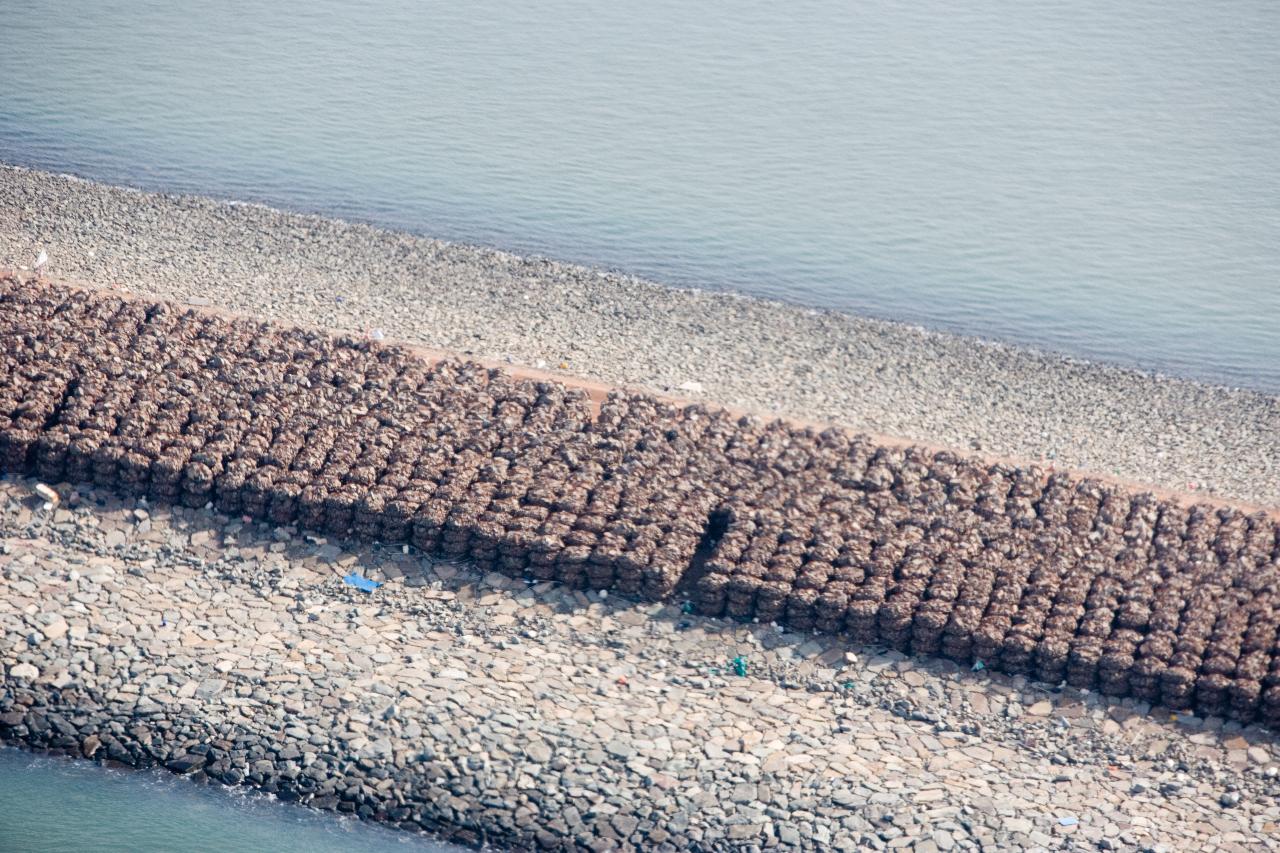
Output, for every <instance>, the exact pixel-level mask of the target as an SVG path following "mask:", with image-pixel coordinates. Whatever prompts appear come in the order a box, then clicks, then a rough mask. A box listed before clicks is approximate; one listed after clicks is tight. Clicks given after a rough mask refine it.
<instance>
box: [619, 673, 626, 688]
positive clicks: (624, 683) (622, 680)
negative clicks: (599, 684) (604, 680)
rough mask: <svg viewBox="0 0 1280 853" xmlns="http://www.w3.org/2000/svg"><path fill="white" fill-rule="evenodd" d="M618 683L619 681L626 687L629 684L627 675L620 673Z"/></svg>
mask: <svg viewBox="0 0 1280 853" xmlns="http://www.w3.org/2000/svg"><path fill="white" fill-rule="evenodd" d="M618 683H619V684H620V685H622V686H623V687H626V686H627V677H626V676H625V675H619V676H618Z"/></svg>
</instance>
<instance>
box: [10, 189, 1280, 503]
mask: <svg viewBox="0 0 1280 853" xmlns="http://www.w3.org/2000/svg"><path fill="white" fill-rule="evenodd" d="M41 248H45V249H47V250H48V252H49V255H50V268H49V269H50V274H51V275H53V276H57V277H62V278H66V279H79V280H83V281H86V282H92V283H94V284H95V285H101V286H106V285H108V284H111V283H113V282H118V283H120V284H121V285H122V286H124V287H126V288H128V289H129V290H132V291H135V292H137V293H141V294H146V295H150V296H153V297H156V298H165V299H177V300H180V301H187V300H195V301H197V302H200V303H205V304H208V303H211V304H213V305H217V306H220V307H223V308H227V309H230V310H235V311H242V312H246V313H250V314H253V315H255V316H261V317H264V318H269V319H277V320H284V321H288V322H291V323H298V324H302V325H314V326H322V327H326V328H335V329H354V330H360V331H363V330H365V329H382V330H384V331H385V332H386V334H387V336H388V337H389V338H392V339H395V340H401V341H406V342H410V343H414V344H419V345H424V346H429V347H435V348H439V349H443V350H450V351H455V352H459V353H464V354H468V355H471V354H474V355H475V356H477V357H483V358H486V359H491V360H494V361H498V362H502V361H504V360H506V359H511V360H513V361H514V362H516V363H520V364H525V365H529V366H536V365H538V364H546V365H548V366H549V367H551V368H552V369H555V368H556V367H558V366H559V365H560V364H565V365H566V369H567V372H568V373H571V374H579V375H583V376H590V377H592V378H595V379H598V380H601V381H603V382H604V383H606V384H608V385H626V386H631V387H643V388H650V389H654V390H656V391H664V390H675V391H676V393H678V394H679V395H681V396H690V395H694V396H697V395H703V396H704V397H705V399H707V400H709V401H714V402H715V403H718V404H726V405H734V406H738V407H743V408H748V409H754V410H757V411H760V412H766V413H779V414H785V415H790V416H794V417H798V418H804V419H810V420H816V421H824V422H831V423H836V424H840V425H843V426H846V427H850V428H852V429H854V430H855V431H863V432H868V433H877V434H883V435H889V436H900V437H903V438H906V439H909V440H912V441H916V442H921V443H926V444H929V445H932V446H948V447H955V448H963V449H969V448H978V449H981V450H982V451H983V452H984V453H992V454H996V455H1000V456H1005V457H1011V458H1017V459H1028V460H1030V459H1043V460H1045V464H1046V465H1057V466H1059V467H1067V468H1072V469H1083V470H1087V471H1089V472H1090V473H1091V474H1096V475H1099V476H1102V475H1114V476H1118V477H1120V478H1122V479H1124V480H1128V481H1132V482H1140V483H1150V484H1152V485H1157V486H1164V487H1167V488H1170V489H1177V490H1182V491H1186V490H1187V489H1188V487H1189V486H1193V487H1194V492H1193V493H1194V494H1196V495H1202V494H1203V495H1209V496H1219V497H1228V498H1233V499H1237V500H1241V501H1244V502H1246V503H1251V504H1256V505H1261V506H1269V507H1278V506H1280V454H1277V452H1276V448H1275V436H1276V435H1280V399H1278V398H1277V397H1275V396H1273V395H1268V394H1261V393H1257V392H1254V391H1248V390H1241V389H1228V388H1218V387H1213V386H1208V385H1204V384H1198V383H1194V382H1188V381H1182V380H1178V379H1174V378H1169V377H1160V376H1154V375H1150V374H1146V373H1141V372H1137V371H1133V370H1127V369H1121V368H1115V367H1109V366H1106V365H1099V364H1090V363H1085V362H1080V361H1077V360H1072V359H1068V358H1064V357H1061V356H1058V355H1054V354H1047V353H1039V352H1034V351H1030V350H1026V349H1021V348H1017V347H1010V346H1005V345H1001V344H997V343H991V342H986V341H980V340H976V339H973V338H966V337H959V336H955V335H948V334H941V333H936V332H930V331H926V330H923V329H920V328H915V327H910V326H905V325H901V324H896V323H887V322H881V321H874V320H866V319H861V318H857V317H851V316H847V315H843V314H838V313H833V312H817V311H809V310H805V309H802V308H797V307H793V306H787V305H780V304H775V303H768V302H763V301H759V300H753V299H747V298H742V297H738V296H733V295H729V294H718V293H710V292H698V291H689V290H677V289H673V288H669V287H663V286H661V285H658V284H654V283H651V282H646V281H642V280H638V279H635V278H633V277H630V276H625V275H620V274H615V273H611V272H603V271H599V270H594V269H588V268H585V267H581V266H576V265H573V264H565V263H558V262H555V261H550V260H546V259H541V258H525V257H519V256H516V255H512V254H510V253H506V252H500V251H493V250H488V249H483V248H476V247H471V246H465V245H458V244H451V243H445V242H441V241H438V240H433V239H429V238H424V237H418V236H414V235H410V234H404V233H398V232H392V231H385V230H380V229H377V228H371V227H368V226H365V225H360V224H353V223H348V222H343V221H339V220H333V219H325V218H322V217H316V216H307V215H300V214H294V213H287V212H282V211H278V210H271V209H268V208H264V207H258V206H253V205H243V204H228V203H226V202H221V201H216V200H212V199H206V198H198V197H191V196H169V195H162V194H156V193H147V192H137V191H133V190H127V189H122V188H118V187H112V186H106V185H103V184H96V183H91V182H86V181H81V180H76V179H74V178H70V177H66V176H58V175H50V174H47V173H43V172H37V171H30V170H26V169H20V168H14V167H9V166H0V268H4V267H8V268H11V269H17V268H19V267H20V266H24V265H25V266H27V267H30V265H31V263H32V261H33V260H34V258H35V257H36V255H37V253H38V252H39V251H40V249H41ZM681 386H684V388H685V389H686V390H678V389H680V388H681ZM688 389H692V390H688Z"/></svg>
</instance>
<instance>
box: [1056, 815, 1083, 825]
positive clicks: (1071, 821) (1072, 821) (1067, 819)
mask: <svg viewBox="0 0 1280 853" xmlns="http://www.w3.org/2000/svg"><path fill="white" fill-rule="evenodd" d="M1079 822H1080V821H1078V820H1077V819H1076V818H1074V817H1072V816H1071V815H1066V816H1064V817H1060V818H1058V824H1059V825H1060V826H1075V825H1076V824H1077V823H1079Z"/></svg>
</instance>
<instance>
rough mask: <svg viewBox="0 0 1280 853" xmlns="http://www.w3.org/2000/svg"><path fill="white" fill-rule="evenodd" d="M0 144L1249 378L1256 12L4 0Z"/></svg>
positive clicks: (663, 273)
mask: <svg viewBox="0 0 1280 853" xmlns="http://www.w3.org/2000/svg"><path fill="white" fill-rule="evenodd" d="M0 23H2V24H3V29H4V32H5V33H6V39H5V48H4V50H3V51H0V81H3V85H0V160H5V161H9V162H16V163H22V164H26V165H33V166H39V167H43V168H49V169H55V170H67V171H71V172H73V173H77V174H81V175H84V176H86V177H92V178H98V179H104V180H108V181H115V182H123V183H130V184H134V185H141V186H145V187H150V188H164V189H172V190H182V191H191V192H198V193H205V194H212V195H219V196H224V197H234V198H242V199H249V200H257V201H265V202H268V203H273V204H276V205H280V206H285V207H293V208H299V209H304V210H312V211H317V212H324V213H332V214H337V215H342V216H347V217H350V218H356V219H361V220H367V221H373V222H377V223H381V224H386V225H390V226H395V227H402V228H407V229H410V230H414V231H417V232H423V233H429V234H433V235H437V236H443V237H448V238H451V239H459V240H464V241H470V242H480V243H487V244H491V245H499V246H502V247H504V248H511V249H514V250H517V251H534V252H539V253H543V254H547V255H551V256H554V257H557V258H561V259H564V260H577V261H584V262H589V263H598V264H602V265H606V266H614V267H618V268H622V269H624V270H626V271H629V272H634V273H638V274H642V275H646V276H650V277H654V278H657V279H659V280H663V281H669V282H674V283H680V284H694V285H699V286H710V287H723V288H733V289H738V290H742V291H745V292H748V293H751V294H756V295H760V296H766V297H773V298H781V299H785V300H788V301H792V302H797V303H802V304H806V305H813V306H821V307H834V308H839V309H845V310H853V311H857V312H862V313H869V314H873V315H877V316H885V317H890V318H895V319H902V320H908V321H916V322H923V323H925V324H928V325H933V326H938V327H943V328H948V329H953V330H957V331H964V332H976V333H980V334H986V335H990V336H994V337H999V338H1004V339H1008V340H1014V341H1020V342H1026V343H1031V344H1036V345H1040V346H1045V347H1049V348H1055V349H1062V350H1066V351H1069V352H1072V353H1076V354H1080V355H1084V356H1087V357H1094V358H1102V359H1108V360H1117V361H1121V362H1125V363H1131V364H1139V365H1142V366H1147V367H1154V368H1159V369H1165V370H1169V371H1172V372H1176V373H1182V374H1187V375H1193V376H1199V377H1206V378H1210V379H1216V380H1224V381H1228V382H1235V383H1240V384H1249V385H1255V386H1260V387H1266V388H1271V389H1276V390H1280V357H1278V356H1280V329H1278V325H1277V318H1278V317H1280V279H1278V276H1277V270H1280V145H1278V144H1277V143H1276V140H1277V139H1280V50H1277V49H1276V45H1277V44H1280V7H1277V6H1276V5H1275V4H1274V3H1272V2H1268V0H1223V2H1221V3H1208V4H1207V3H1202V2H1192V0H1170V1H1169V2H1157V1H1156V0H1133V2H1127V3H1111V2H1104V1H1103V0H1082V2H1078V3H1066V4H1064V3H1043V2H1031V3H1014V2H995V1H994V0H985V1H984V2H979V3H975V4H954V3H944V2H941V0H920V2H916V3H908V4H902V3H891V2H888V0H869V1H868V2H860V3H856V4H853V3H846V2H838V0H797V1H796V2H792V3H783V4H779V3H772V2H771V3H763V2H754V0H748V2H734V3H727V2H719V3H704V4H688V3H681V2H675V0H655V1H654V2H651V3H646V4H642V5H640V6H637V5H635V4H625V3H612V4H611V3H603V4H602V3H588V2H585V1H584V0H549V1H548V2H545V3H537V4H517V3H504V2H495V0H478V2H475V3H466V4H423V3H419V2H412V0H381V2H375V3H362V4H352V3H345V2H338V0H306V2H299V1H298V0H283V1H282V2H272V3H250V2H247V0H232V2H228V3H206V2H196V0H164V2H141V0H129V2H123V0H115V2H110V0H107V2H104V0H59V2H56V3H54V2H50V0H6V2H5V3H4V4H3V8H2V9H0Z"/></svg>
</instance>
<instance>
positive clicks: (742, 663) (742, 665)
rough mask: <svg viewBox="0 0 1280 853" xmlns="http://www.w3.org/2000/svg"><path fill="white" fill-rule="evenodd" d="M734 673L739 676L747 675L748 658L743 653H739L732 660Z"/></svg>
mask: <svg viewBox="0 0 1280 853" xmlns="http://www.w3.org/2000/svg"><path fill="white" fill-rule="evenodd" d="M732 664H733V674H734V675H737V676H739V677H745V676H746V674H747V659H746V658H744V657H743V656H742V655H738V656H737V657H736V658H734V659H733V661H732Z"/></svg>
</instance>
